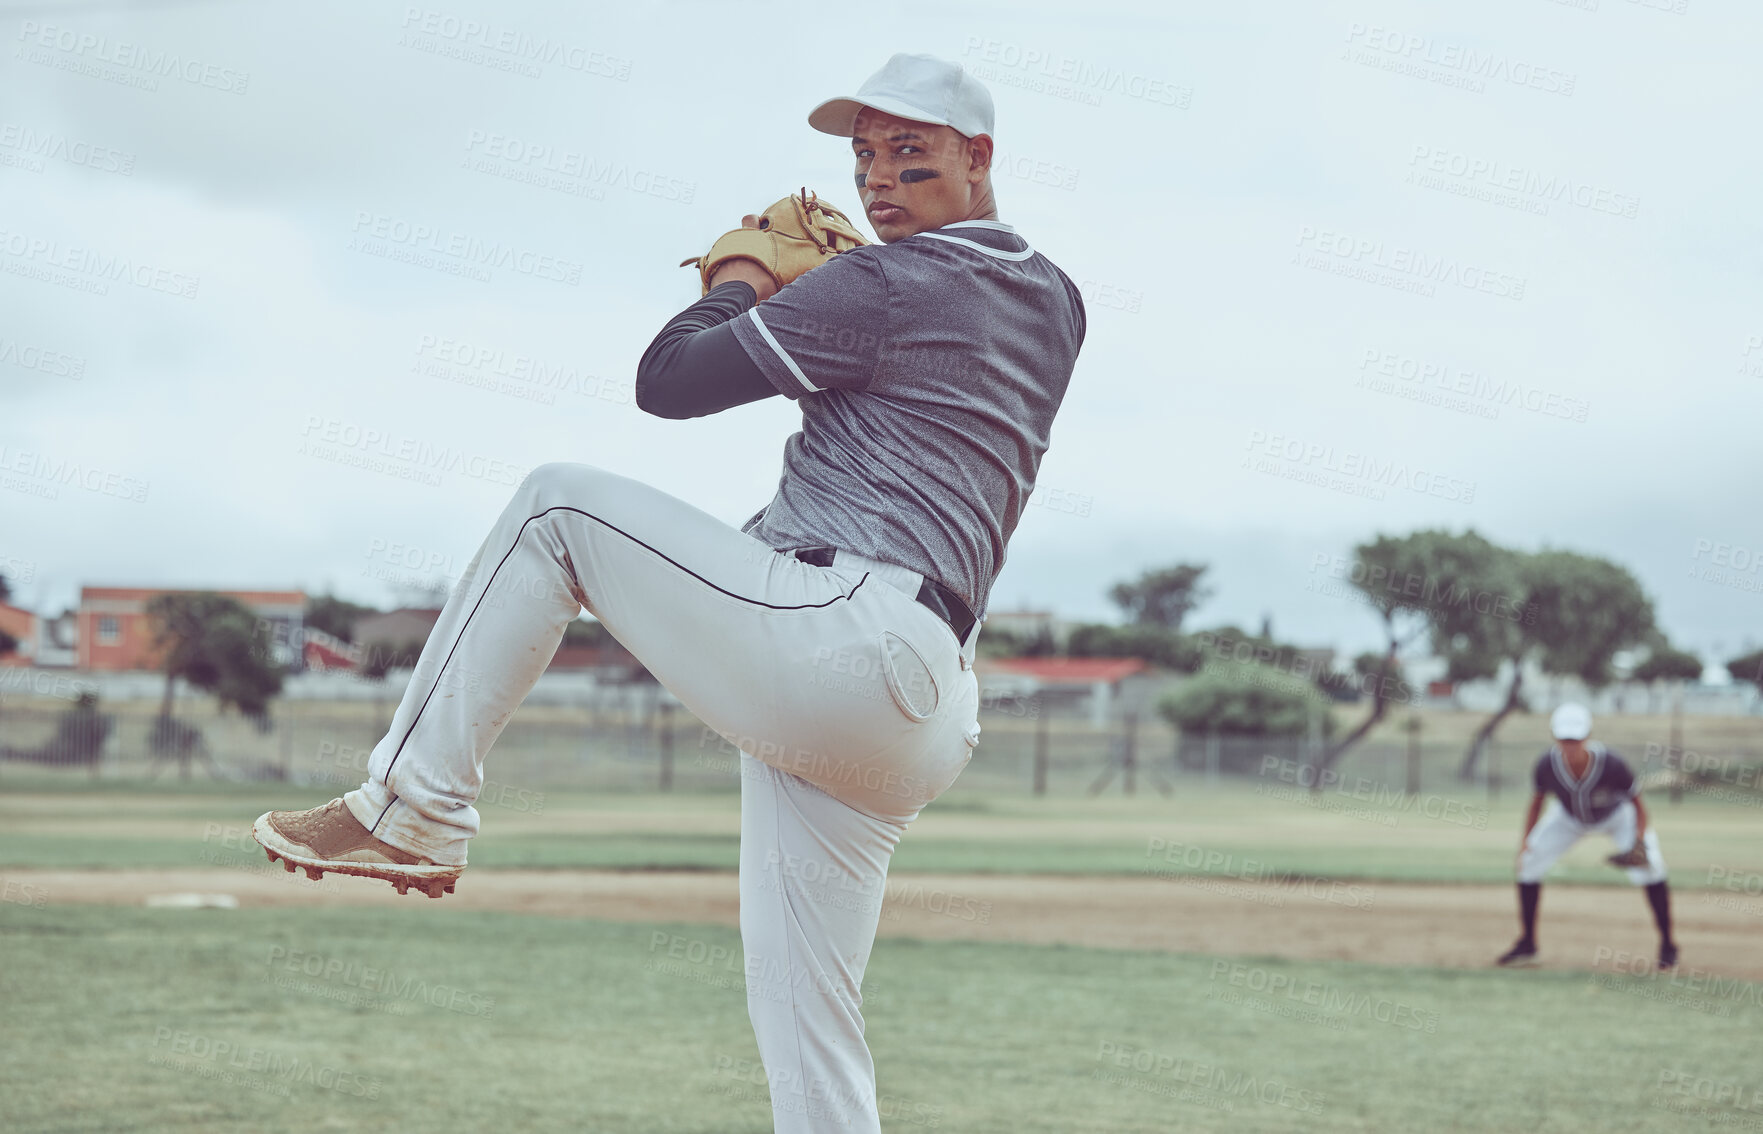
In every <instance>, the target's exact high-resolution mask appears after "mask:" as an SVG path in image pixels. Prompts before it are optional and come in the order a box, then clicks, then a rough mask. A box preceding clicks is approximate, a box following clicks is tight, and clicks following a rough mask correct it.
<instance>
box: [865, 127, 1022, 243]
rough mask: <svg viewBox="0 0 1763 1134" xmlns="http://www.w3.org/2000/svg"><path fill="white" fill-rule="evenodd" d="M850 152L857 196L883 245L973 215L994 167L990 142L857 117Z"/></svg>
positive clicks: (940, 129)
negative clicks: (855, 168) (980, 193)
mask: <svg viewBox="0 0 1763 1134" xmlns="http://www.w3.org/2000/svg"><path fill="white" fill-rule="evenodd" d="M851 133H852V138H851V152H852V155H853V156H854V157H855V158H856V162H857V189H858V196H859V197H860V198H861V199H862V201H863V211H864V214H865V215H866V216H867V217H868V218H869V223H870V226H871V227H872V228H874V229H875V234H876V236H877V237H879V238H880V239H881V240H882V242H883V243H888V242H891V241H895V240H902V239H904V238H906V237H908V236H911V235H912V234H913V233H915V232H928V231H929V230H931V229H933V228H941V227H943V226H944V225H946V224H953V223H954V222H955V221H959V220H967V219H970V217H971V216H972V215H973V212H974V207H975V202H976V200H977V199H978V190H979V188H980V187H981V186H983V185H984V184H985V182H986V179H987V177H988V176H989V174H990V172H991V171H990V166H991V153H992V150H991V139H990V138H988V137H986V135H984V134H980V135H978V136H977V137H976V138H967V137H965V136H964V135H962V134H961V133H960V132H958V131H956V130H955V129H953V128H951V127H948V126H933V125H931V124H930V123H928V122H913V121H911V120H909V119H905V118H891V117H889V116H887V115H884V114H882V113H880V112H879V111H874V110H864V111H862V112H860V113H859V114H858V115H857V123H856V125H855V126H854V127H853V128H852V131H851Z"/></svg>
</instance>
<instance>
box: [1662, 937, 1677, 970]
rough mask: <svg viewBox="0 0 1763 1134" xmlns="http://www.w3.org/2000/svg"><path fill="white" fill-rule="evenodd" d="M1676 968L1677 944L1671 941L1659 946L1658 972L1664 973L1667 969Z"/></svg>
mask: <svg viewBox="0 0 1763 1134" xmlns="http://www.w3.org/2000/svg"><path fill="white" fill-rule="evenodd" d="M1676 967H1677V944H1676V942H1673V941H1667V942H1665V943H1663V944H1661V945H1660V946H1659V971H1660V972H1664V971H1665V970H1667V969H1675V968H1676Z"/></svg>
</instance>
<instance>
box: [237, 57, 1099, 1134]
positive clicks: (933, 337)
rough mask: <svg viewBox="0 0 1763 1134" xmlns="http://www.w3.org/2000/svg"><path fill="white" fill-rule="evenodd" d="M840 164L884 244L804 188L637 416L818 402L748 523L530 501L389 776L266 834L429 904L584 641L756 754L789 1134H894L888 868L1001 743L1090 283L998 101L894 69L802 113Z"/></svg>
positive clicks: (292, 864)
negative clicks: (1010, 646)
mask: <svg viewBox="0 0 1763 1134" xmlns="http://www.w3.org/2000/svg"><path fill="white" fill-rule="evenodd" d="M808 121H809V124H810V125H811V126H812V127H813V128H814V129H816V130H819V131H822V132H824V133H827V134H833V135H836V136H838V137H841V138H844V139H846V140H847V142H848V144H849V145H850V147H851V158H852V163H853V166H854V168H855V173H856V187H857V191H858V196H859V198H860V200H861V201H862V204H863V211H864V214H865V215H866V216H867V217H868V219H869V222H870V224H871V226H872V228H873V230H874V232H875V235H876V236H877V237H878V238H879V242H878V243H870V242H868V241H867V240H866V239H865V238H864V237H863V236H862V234H861V233H859V232H858V231H857V230H856V229H855V228H854V227H852V226H851V224H850V223H849V221H848V220H847V218H846V217H845V216H844V214H843V213H841V212H839V211H838V210H837V209H834V208H832V207H831V206H829V205H827V204H825V203H823V202H821V201H820V199H819V196H818V194H815V193H813V192H810V191H809V190H807V189H803V190H801V191H800V192H799V193H796V194H793V195H792V196H790V197H788V198H785V199H784V200H781V201H779V202H777V204H775V205H773V206H771V207H770V208H769V209H767V210H765V212H764V213H763V214H753V215H749V216H747V217H746V218H745V219H744V221H743V224H742V227H741V228H739V229H736V230H734V231H732V232H730V233H728V234H726V235H725V236H724V237H722V238H721V239H719V240H718V241H717V242H716V244H715V246H713V247H712V248H711V250H710V251H709V252H708V253H707V254H705V255H703V256H701V257H698V258H697V259H696V260H691V261H688V263H694V264H696V266H697V268H698V272H699V275H700V280H701V285H702V286H701V289H700V290H701V291H702V293H703V294H702V297H701V298H700V299H699V300H698V301H697V302H696V303H694V304H693V305H692V306H690V307H688V308H687V309H686V310H685V311H683V312H682V313H681V314H679V315H678V316H677V317H675V318H674V319H673V320H672V321H671V322H669V323H668V324H667V326H666V327H665V328H663V329H662V331H661V333H660V335H659V336H657V337H656V339H655V340H654V342H653V343H652V344H651V345H650V347H649V349H648V351H647V352H646V353H645V354H644V356H643V358H642V361H641V362H640V363H639V365H638V368H637V382H636V393H637V404H638V405H639V406H640V407H641V408H642V409H643V410H645V411H647V412H649V413H653V414H657V415H660V416H662V417H668V418H688V417H697V416H702V415H704V414H711V413H716V412H719V411H721V410H725V409H728V408H730V407H731V406H737V405H742V404H744V403H747V402H753V401H757V400H760V399H762V398H770V397H779V396H781V397H785V398H789V399H791V400H793V401H795V402H796V403H798V404H799V405H800V406H801V409H802V429H801V431H800V432H798V433H796V434H794V435H793V436H792V437H790V439H789V441H788V443H787V444H786V445H785V448H784V454H783V472H782V476H781V478H780V481H779V483H778V488H777V492H776V495H775V496H774V497H773V498H772V500H771V502H770V503H769V504H767V505H766V506H765V507H764V508H762V509H760V510H759V512H758V513H757V514H756V515H754V516H753V517H752V518H751V519H749V520H748V521H747V522H746V523H745V524H743V525H742V526H741V527H740V528H739V529H736V528H733V527H730V526H728V525H726V524H724V523H722V522H721V521H719V520H717V519H716V518H714V517H712V516H710V515H708V514H706V513H704V512H701V511H699V510H698V509H696V508H694V507H692V506H691V505H689V504H687V503H685V502H683V501H681V500H677V499H674V498H673V497H671V496H668V495H666V494H664V493H662V492H659V491H657V490H655V489H654V488H651V487H649V486H648V485H646V484H641V483H639V482H637V481H635V480H630V479H627V478H625V477H622V476H619V475H618V474H617V473H614V472H610V471H607V470H605V469H601V468H597V467H594V466H593V465H587V464H548V465H543V466H540V467H539V468H537V469H535V470H534V471H533V473H532V474H531V475H530V476H529V477H528V478H527V479H526V481H525V482H524V483H523V484H522V485H521V487H520V488H519V489H518V490H517V491H516V493H515V495H514V498H513V500H512V501H510V503H509V504H508V506H507V508H506V510H505V511H504V512H503V513H502V516H501V518H500V519H499V520H498V521H497V522H496V524H495V526H494V528H493V529H492V530H491V531H490V534H489V536H488V538H487V539H486V540H485V541H484V543H483V545H482V547H481V548H480V549H479V550H478V553H477V555H476V557H475V558H474V559H473V560H472V562H471V564H470V566H469V567H468V568H467V569H466V571H465V572H464V575H463V576H462V578H461V579H460V582H459V584H458V586H457V587H456V588H455V590H454V591H453V593H452V595H451V596H450V597H449V599H448V601H447V604H446V607H445V609H444V610H443V611H442V612H441V616H440V620H439V621H438V622H437V623H436V625H435V628H434V631H433V633H432V634H431V635H430V637H429V639H428V642H427V644H426V646H425V647H424V649H423V651H422V655H421V658H420V659H419V660H418V662H417V664H416V668H415V671H414V673H413V675H412V678H411V681H410V685H409V688H408V689H407V690H406V691H405V693H404V698H403V700H402V702H401V703H400V704H399V706H398V709H397V712H396V713H395V715H394V716H393V719H392V725H391V729H390V731H389V732H388V733H387V734H386V736H385V738H384V739H383V740H381V741H380V742H379V744H378V745H377V746H376V747H375V749H374V752H373V756H372V760H371V763H370V765H369V775H368V779H367V782H366V783H364V784H362V785H361V787H360V788H359V789H357V790H355V791H351V792H349V793H348V794H347V795H345V796H343V797H342V798H341V799H336V800H332V801H331V802H330V803H328V804H326V805H325V806H323V807H319V808H315V809H313V810H311V811H301V812H280V811H278V812H270V813H268V814H266V815H264V816H262V817H261V818H260V819H258V820H257V823H256V826H255V834H256V837H257V839H258V841H259V842H260V843H262V844H263V846H264V848H265V849H266V850H267V852H268V853H269V856H270V858H271V859H272V860H274V859H280V860H282V861H283V862H284V864H285V865H286V867H287V869H289V870H293V869H295V868H296V867H300V868H303V869H305V871H306V873H307V875H308V876H310V877H314V878H316V877H319V876H321V875H322V874H323V872H324V871H327V870H328V871H333V872H336V873H341V874H353V875H360V876H365V877H369V878H378V879H383V880H387V881H390V882H392V883H393V884H394V885H395V886H396V887H397V888H398V890H399V891H400V892H405V891H406V890H408V889H409V888H410V887H415V888H416V889H417V890H419V891H421V892H424V893H427V894H428V895H429V896H430V897H440V896H441V895H442V894H443V893H446V892H449V891H451V890H452V889H453V888H454V885H455V883H456V882H457V880H458V879H459V877H460V875H461V873H462V872H463V871H464V870H465V865H466V845H467V843H468V842H469V841H470V840H471V838H472V837H473V836H475V835H476V834H477V833H478V813H477V811H476V810H475V809H474V808H473V806H472V804H473V802H474V801H475V800H476V799H477V797H478V793H479V791H480V789H481V787H482V784H483V764H484V758H485V756H486V755H487V754H488V753H489V751H490V748H491V746H492V745H493V744H494V743H495V740H496V737H497V736H498V735H499V734H500V733H501V731H502V728H503V726H504V725H506V724H507V722H508V719H509V718H510V717H511V716H513V715H514V711H515V709H516V708H517V707H518V706H519V705H520V703H521V701H522V699H523V698H524V697H525V696H526V694H527V693H528V691H529V690H530V689H531V688H532V686H533V684H534V682H535V681H536V680H537V679H538V677H539V675H540V674H541V673H542V672H543V671H544V670H545V667H546V666H547V664H548V663H549V662H550V660H551V657H552V655H553V653H555V651H556V649H557V645H558V642H559V641H560V639H561V638H562V635H563V631H564V628H565V626H567V625H568V623H569V622H570V621H571V620H573V619H574V618H576V617H577V616H578V614H579V613H580V611H581V608H583V607H586V608H587V609H588V610H589V611H590V612H592V613H593V614H594V616H595V617H597V618H598V619H599V620H600V621H601V622H602V623H604V624H605V626H606V627H607V629H608V630H609V631H610V632H611V633H612V634H613V636H614V637H616V638H617V639H618V640H619V641H620V642H621V643H623V644H624V645H625V646H626V647H628V648H629V649H630V651H631V652H632V653H633V654H634V655H636V657H637V658H638V659H639V660H640V661H641V662H642V663H643V665H644V666H646V667H647V668H648V670H649V671H650V672H651V673H653V674H654V675H655V677H656V678H657V679H658V680H660V681H661V683H662V684H664V685H665V686H667V688H668V689H669V690H670V691H671V692H672V693H673V694H674V695H675V696H677V697H678V698H679V700H680V701H681V702H682V703H683V704H684V705H685V706H686V707H687V708H688V709H690V710H691V711H692V712H693V713H694V714H696V715H697V716H698V718H699V719H701V720H702V721H704V722H705V723H706V724H707V725H708V726H709V727H711V728H712V729H714V730H715V731H716V732H717V733H719V734H720V735H721V736H722V737H724V738H725V739H726V740H727V741H728V742H729V743H730V744H732V745H733V746H735V747H736V748H738V749H739V750H740V756H739V763H740V772H741V852H740V896H741V915H740V920H741V939H742V943H743V947H744V953H745V966H746V980H747V1000H748V1010H749V1016H750V1017H751V1019H752V1022H753V1029H754V1032H755V1034H756V1036H757V1038H758V1045H759V1052H760V1056H761V1058H762V1060H763V1061H764V1065H765V1068H766V1073H767V1076H768V1078H769V1081H770V1084H771V1097H772V1108H773V1112H774V1118H775V1123H776V1129H778V1130H779V1131H821V1130H839V1131H852V1132H863V1131H869V1132H875V1131H878V1130H879V1129H880V1126H879V1119H878V1116H877V1109H878V1108H877V1100H876V1089H875V1070H874V1064H873V1062H872V1061H871V1058H870V1053H869V1048H868V1047H867V1045H866V1044H865V1042H864V1037H863V1017H862V1015H861V1014H860V1013H859V1006H860V1004H861V1002H862V998H861V995H860V990H861V987H862V983H863V973H864V968H865V966H866V965H867V963H868V961H869V955H870V950H871V948H872V946H873V944H874V939H875V931H876V924H877V921H878V919H879V916H880V910H881V900H882V888H883V883H884V882H885V880H886V876H887V869H888V860H889V857H890V856H891V854H892V852H893V849H894V846H895V844H896V843H897V842H898V841H899V839H900V836H901V835H902V834H903V833H904V832H905V830H906V828H907V826H908V825H909V824H910V823H911V822H912V820H913V819H914V818H915V817H916V816H917V815H918V813H919V811H920V810H921V809H922V808H923V807H924V806H925V805H926V804H928V803H929V802H930V801H931V800H933V799H935V798H936V797H937V796H938V795H939V794H941V793H942V792H943V791H944V790H946V789H947V788H948V787H949V785H950V784H951V783H953V782H954V780H955V778H956V777H957V776H958V775H960V773H961V770H962V769H963V768H964V767H966V765H967V762H968V760H969V758H970V757H971V755H972V753H973V749H974V746H975V745H976V744H978V742H979V734H980V726H979V722H978V710H979V687H978V682H977V680H976V679H975V677H974V674H973V658H974V647H975V641H976V637H977V628H978V626H979V623H980V621H981V620H982V619H983V618H984V616H985V613H986V601H987V595H988V592H989V590H990V588H991V585H992V582H993V580H994V579H995V578H996V577H997V574H998V571H999V569H1000V568H1001V567H1002V566H1003V564H1004V555H1005V547H1006V545H1007V543H1008V542H1009V539H1010V535H1011V533H1012V532H1013V531H1014V530H1015V528H1016V525H1017V521H1018V520H1019V519H1020V518H1021V515H1022V511H1023V507H1024V506H1025V505H1026V504H1027V502H1028V499H1029V494H1030V493H1031V492H1032V490H1033V488H1034V484H1035V475H1036V471H1037V470H1038V468H1039V466H1040V462H1041V458H1042V456H1043V454H1045V452H1046V451H1047V446H1048V443H1049V437H1050V432H1051V429H1052V425H1053V418H1054V415H1055V414H1056V413H1057V412H1058V409H1059V406H1060V403H1061V401H1062V400H1063V398H1064V395H1065V390H1066V387H1067V384H1068V383H1069V382H1070V379H1071V374H1072V369H1073V367H1074V365H1075V363H1076V361H1077V354H1078V349H1079V347H1080V346H1081V345H1082V343H1083V339H1084V331H1085V315H1084V307H1083V301H1082V299H1081V298H1080V296H1079V294H1078V289H1077V288H1076V287H1075V286H1073V284H1072V282H1071V280H1070V279H1069V278H1067V277H1066V275H1065V274H1064V273H1063V272H1061V271H1060V270H1059V269H1058V268H1057V267H1055V266H1054V265H1053V264H1052V262H1051V261H1049V260H1048V259H1047V258H1046V257H1045V256H1043V255H1041V254H1040V253H1038V252H1036V251H1035V250H1034V249H1033V248H1032V247H1030V245H1029V243H1028V241H1027V240H1025V239H1024V238H1023V237H1022V236H1021V235H1020V234H1019V233H1017V231H1016V230H1015V229H1014V228H1013V227H1012V226H1010V225H1008V224H1005V223H1004V222H1002V221H1000V220H999V219H998V210H997V207H996V205H995V203H994V198H993V194H992V184H991V176H990V174H991V160H992V155H993V142H992V132H993V108H992V100H991V96H990V95H989V94H988V93H987V91H986V90H985V88H984V87H983V86H982V85H981V84H980V83H979V82H977V81H976V80H975V79H973V78H972V77H971V76H969V75H967V74H966V73H965V72H963V71H962V69H961V68H960V67H959V66H958V65H956V64H953V63H948V62H944V61H941V60H938V59H935V58H932V57H930V56H926V55H906V54H901V55H895V56H894V57H893V58H891V59H889V60H888V62H887V64H886V65H885V66H883V67H882V69H881V70H880V71H878V72H876V73H875V74H874V75H872V76H871V77H870V78H869V79H868V80H867V81H865V82H864V83H863V85H862V86H861V87H859V88H858V92H857V93H856V94H855V95H852V96H849V97H843V98H835V99H831V100H828V101H826V102H823V103H821V104H820V105H819V106H817V107H815V108H814V110H813V111H812V112H811V113H810V114H809V116H808Z"/></svg>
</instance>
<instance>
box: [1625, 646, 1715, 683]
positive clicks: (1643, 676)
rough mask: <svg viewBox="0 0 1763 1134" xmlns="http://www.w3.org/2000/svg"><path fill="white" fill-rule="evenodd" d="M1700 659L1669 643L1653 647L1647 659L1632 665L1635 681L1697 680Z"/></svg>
mask: <svg viewBox="0 0 1763 1134" xmlns="http://www.w3.org/2000/svg"><path fill="white" fill-rule="evenodd" d="M1701 677H1702V659H1701V658H1699V657H1697V656H1696V655H1695V654H1692V653H1688V652H1687V651H1684V650H1679V649H1676V648H1674V647H1672V646H1669V645H1660V646H1655V647H1654V648H1653V652H1652V653H1650V654H1648V655H1647V660H1646V661H1644V662H1642V663H1641V664H1639V665H1637V666H1635V667H1634V679H1635V680H1636V681H1645V682H1649V683H1651V682H1654V681H1699V680H1701Z"/></svg>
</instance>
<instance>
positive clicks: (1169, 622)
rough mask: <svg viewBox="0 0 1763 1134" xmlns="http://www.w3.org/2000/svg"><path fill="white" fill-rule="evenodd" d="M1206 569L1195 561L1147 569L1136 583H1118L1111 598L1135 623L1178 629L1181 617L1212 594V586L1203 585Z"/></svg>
mask: <svg viewBox="0 0 1763 1134" xmlns="http://www.w3.org/2000/svg"><path fill="white" fill-rule="evenodd" d="M1205 573H1206V568H1205V567H1204V566H1202V565H1200V564H1195V563H1178V564H1176V565H1175V566H1173V567H1165V568H1162V569H1160V570H1154V571H1147V572H1145V573H1144V574H1143V575H1141V576H1139V578H1138V581H1137V582H1130V583H1116V584H1114V586H1113V587H1111V588H1110V589H1109V591H1108V597H1109V599H1110V600H1112V601H1113V602H1114V604H1115V605H1116V606H1118V607H1120V609H1121V611H1122V612H1124V613H1125V614H1126V616H1127V618H1128V620H1129V621H1131V622H1132V624H1133V625H1135V626H1155V627H1157V628H1159V629H1162V630H1169V631H1172V632H1173V631H1179V630H1180V629H1181V623H1182V619H1184V618H1186V617H1187V616H1188V614H1189V612H1191V611H1192V610H1193V609H1194V608H1195V607H1197V606H1199V605H1200V604H1201V603H1203V602H1205V601H1206V600H1207V599H1209V598H1211V597H1212V589H1211V588H1210V587H1204V586H1201V584H1200V577H1201V576H1202V575H1204V574H1205Z"/></svg>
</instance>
